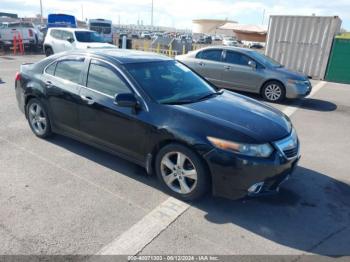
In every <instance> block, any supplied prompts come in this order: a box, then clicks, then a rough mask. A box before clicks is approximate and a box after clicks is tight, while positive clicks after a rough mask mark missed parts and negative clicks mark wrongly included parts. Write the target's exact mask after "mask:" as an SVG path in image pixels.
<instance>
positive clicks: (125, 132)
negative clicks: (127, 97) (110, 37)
mask: <svg viewBox="0 0 350 262" xmlns="http://www.w3.org/2000/svg"><path fill="white" fill-rule="evenodd" d="M85 83H86V84H85V86H86V87H85V88H82V89H81V92H80V96H81V103H80V105H79V123H80V130H81V132H82V134H83V135H84V136H85V137H86V138H87V139H89V140H90V141H93V142H94V143H97V144H98V145H102V146H104V147H106V148H108V149H111V150H113V151H114V152H118V153H121V154H122V155H124V156H127V157H131V158H132V159H138V160H140V161H144V157H145V156H144V154H143V153H142V148H143V144H144V141H147V135H148V132H147V129H148V128H147V125H146V124H144V122H143V121H142V120H141V119H142V117H144V116H145V114H147V112H145V111H144V110H140V112H138V113H136V112H134V110H133V109H131V108H127V107H120V106H118V105H116V104H115V103H114V101H115V96H116V95H117V94H120V93H133V91H132V89H131V88H130V85H129V84H128V83H127V81H126V80H125V78H124V77H123V76H122V75H121V73H120V72H119V71H118V70H117V69H116V67H114V66H113V65H111V64H109V63H107V62H104V61H101V60H96V59H92V60H91V62H90V65H89V69H88V73H87V77H86V81H85Z"/></svg>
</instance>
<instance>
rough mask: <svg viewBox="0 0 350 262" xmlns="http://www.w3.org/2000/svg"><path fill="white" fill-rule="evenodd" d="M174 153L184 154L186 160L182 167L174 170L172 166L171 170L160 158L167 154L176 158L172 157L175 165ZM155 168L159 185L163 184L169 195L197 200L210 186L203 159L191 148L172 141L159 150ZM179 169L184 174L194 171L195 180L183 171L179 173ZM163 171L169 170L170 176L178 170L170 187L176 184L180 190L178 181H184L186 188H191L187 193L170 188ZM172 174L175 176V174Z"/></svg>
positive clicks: (186, 199)
mask: <svg viewBox="0 0 350 262" xmlns="http://www.w3.org/2000/svg"><path fill="white" fill-rule="evenodd" d="M176 153H180V154H182V155H184V156H185V157H186V160H185V161H184V164H183V167H184V169H178V170H176V171H175V168H176V167H174V170H171V169H170V168H168V167H167V166H165V165H164V164H162V160H163V159H164V158H166V157H168V156H169V159H171V158H176V160H175V159H174V160H173V162H172V164H174V166H176V165H177V164H178V163H176V162H177V160H178V158H177V155H176V156H175V154H176ZM172 154H174V155H172ZM192 167H193V169H192ZM187 168H188V169H187ZM155 170H156V174H157V176H158V179H159V181H160V183H161V185H162V186H163V188H164V189H165V191H166V192H168V193H169V194H170V195H172V196H174V197H176V198H179V199H181V200H184V201H194V200H197V199H199V198H201V197H202V196H203V195H204V194H205V193H207V192H208V190H209V188H210V177H209V173H208V170H207V168H206V166H205V164H204V163H203V160H202V159H201V158H200V157H199V156H198V155H197V154H196V153H195V152H193V151H192V150H191V149H189V148H187V147H185V146H183V145H180V144H175V143H172V144H169V145H166V146H164V147H163V148H161V149H160V150H159V152H158V154H157V156H156V160H155ZM181 170H182V171H183V172H185V173H186V174H190V173H187V172H191V171H195V172H196V180H194V179H193V178H190V177H189V176H187V175H185V173H182V174H181ZM165 172H169V175H172V176H173V174H175V173H177V172H178V173H177V178H176V179H175V180H173V181H174V182H173V183H172V185H171V186H172V187H174V188H176V186H178V190H181V191H182V188H183V187H182V186H181V185H180V183H181V184H182V183H186V184H187V186H188V188H189V189H191V191H190V192H188V193H181V192H176V191H174V189H172V188H171V187H170V186H169V185H168V184H167V183H166V181H165V177H164V175H165V174H164V173H165ZM191 174H192V175H191V176H193V173H191ZM174 176H176V174H175V175H174ZM166 177H168V176H166Z"/></svg>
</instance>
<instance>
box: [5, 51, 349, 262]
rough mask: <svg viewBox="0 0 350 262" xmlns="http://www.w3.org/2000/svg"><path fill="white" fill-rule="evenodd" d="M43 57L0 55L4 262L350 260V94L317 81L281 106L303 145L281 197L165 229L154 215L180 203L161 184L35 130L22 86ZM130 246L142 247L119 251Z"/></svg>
mask: <svg viewBox="0 0 350 262" xmlns="http://www.w3.org/2000/svg"><path fill="white" fill-rule="evenodd" d="M41 58H42V56H40V55H34V56H23V57H13V56H8V57H4V56H2V57H1V56H0V78H1V79H2V82H1V83H0V98H1V102H0V206H1V212H0V243H1V245H0V254H86V255H92V254H97V253H100V254H101V253H104V252H105V253H111V254H113V253H125V254H129V255H135V254H134V253H135V252H136V253H137V254H216V255H221V254H234V255H236V254H237V255H244V254H257V255H258V254H269V255H272V254H282V255H285V254H288V255H289V254H293V255H302V254H319V255H327V256H342V255H350V177H349V170H350V161H349V159H350V146H349V145H350V86H349V85H343V84H335V83H326V82H319V81H313V85H314V87H315V91H314V92H313V93H312V96H311V97H308V98H306V99H304V100H299V101H287V102H285V103H283V104H279V105H273V106H275V107H277V108H278V109H280V110H282V111H284V112H285V113H286V114H288V115H290V118H291V119H292V121H293V123H294V125H295V127H296V129H297V131H298V135H299V138H300V141H301V144H302V149H301V150H302V151H301V154H302V159H301V161H300V163H299V167H298V168H297V170H296V171H295V173H294V175H293V176H292V177H291V179H290V180H289V181H287V182H286V183H284V184H283V186H282V188H281V190H280V194H278V195H275V196H269V197H262V198H256V199H247V200H239V201H230V200H225V199H219V198H213V197H211V196H208V197H206V198H205V199H203V200H202V201H199V202H196V203H192V204H189V205H187V204H185V203H184V204H183V205H182V204H181V203H180V204H179V206H178V207H177V208H176V210H175V209H174V210H175V211H174V212H173V213H171V214H170V213H168V216H166V218H164V219H165V221H167V222H164V223H163V224H162V223H158V222H157V221H158V220H161V219H162V218H161V217H160V216H158V217H156V216H153V214H155V213H156V212H157V211H159V210H162V211H163V209H162V208H164V205H165V204H169V201H171V198H169V196H168V195H166V194H164V193H163V192H162V191H161V190H160V188H159V186H158V183H157V180H156V178H155V176H147V175H146V172H145V171H144V170H143V169H142V168H140V167H138V166H136V165H134V164H131V163H130V162H127V161H125V160H122V159H120V158H118V157H116V156H113V155H110V154H108V153H105V152H102V151H100V150H97V149H95V148H92V147H90V146H87V145H84V144H82V143H79V142H76V141H74V140H71V139H69V138H65V137H63V136H58V135H57V136H55V137H53V138H51V139H49V140H42V139H38V138H36V137H35V136H34V134H33V133H32V132H31V130H30V128H29V126H28V123H27V121H26V119H25V117H24V115H23V114H22V113H21V112H20V111H19V109H18V107H17V102H16V98H15V92H14V76H15V73H16V71H18V69H19V65H20V64H21V63H24V62H35V61H38V60H39V59H41ZM252 97H254V98H257V97H255V96H252ZM135 143H138V141H135ZM172 204H173V203H172ZM158 213H159V212H158ZM169 214H170V215H169ZM157 219H158V220H157ZM161 222H162V221H161ZM128 239H129V240H130V241H131V239H132V241H135V242H133V247H131V246H130V245H129V246H128V245H124V246H122V247H121V246H120V245H121V242H123V241H124V242H125V241H126V240H128ZM118 245H119V246H118ZM129 248H130V249H129ZM121 251H123V252H121Z"/></svg>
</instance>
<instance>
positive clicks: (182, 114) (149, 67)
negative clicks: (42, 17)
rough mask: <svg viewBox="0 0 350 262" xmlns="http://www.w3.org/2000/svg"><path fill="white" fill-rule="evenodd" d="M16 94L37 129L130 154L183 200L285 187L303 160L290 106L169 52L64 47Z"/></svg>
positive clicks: (24, 73)
mask: <svg viewBox="0 0 350 262" xmlns="http://www.w3.org/2000/svg"><path fill="white" fill-rule="evenodd" d="M16 96H17V100H18V105H19V108H20V109H21V111H23V113H24V114H25V116H26V118H27V119H28V123H29V126H30V128H31V129H32V131H33V132H34V134H35V135H36V136H38V137H40V138H47V137H49V136H50V135H52V134H53V133H58V134H63V135H66V136H69V137H72V138H74V139H77V140H80V141H82V142H84V143H88V144H90V145H92V146H95V147H98V148H100V149H102V150H106V151H108V152H111V153H114V154H116V155H118V156H120V157H123V158H126V159H128V160H130V161H132V162H134V163H136V164H138V165H141V166H143V167H145V168H146V170H147V172H148V173H153V172H154V173H156V174H157V176H158V178H159V180H160V182H161V184H162V185H163V186H164V188H165V189H166V190H167V191H168V192H169V193H170V194H172V195H174V196H175V197H178V198H181V199H183V200H193V199H197V198H199V197H201V196H202V195H203V194H205V193H206V192H208V191H209V190H211V191H212V192H213V194H214V195H217V196H223V197H228V198H232V199H234V198H241V197H244V196H247V195H248V196H257V195H260V194H264V193H270V192H276V191H278V188H279V185H280V183H281V182H283V181H284V180H285V179H286V178H288V176H289V175H290V174H291V173H292V171H293V169H294V168H295V166H296V164H297V162H298V160H299V141H298V138H297V135H296V132H295V130H294V128H293V126H292V124H291V122H290V120H289V119H288V117H286V116H285V115H284V114H283V113H281V112H280V111H278V110H276V109H274V108H272V107H269V106H267V105H265V104H263V103H260V102H257V101H255V100H253V99H250V98H247V97H245V96H242V95H238V94H235V93H233V92H230V91H223V90H218V89H217V88H215V87H214V86H212V85H211V84H210V83H208V82H207V81H206V80H204V79H203V78H201V77H200V76H199V75H197V74H196V73H194V72H193V71H191V70H190V69H189V68H188V67H186V66H184V65H183V64H181V63H179V62H176V61H174V60H172V59H170V58H167V57H165V56H160V55H156V54H151V53H145V52H137V51H126V50H112V49H111V50H90V51H74V52H67V53H60V54H57V55H54V56H50V57H48V58H46V59H44V60H42V61H40V62H38V63H35V64H29V65H28V64H27V65H22V66H21V70H20V72H19V73H17V75H16Z"/></svg>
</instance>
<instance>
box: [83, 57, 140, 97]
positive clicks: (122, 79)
mask: <svg viewBox="0 0 350 262" xmlns="http://www.w3.org/2000/svg"><path fill="white" fill-rule="evenodd" d="M95 61H96V62H97V63H96V62H95ZM93 64H95V65H98V66H101V67H104V68H107V69H109V70H111V69H112V70H111V71H113V73H114V74H115V75H116V76H117V77H118V78H119V79H120V81H121V82H123V83H124V84H125V85H126V87H127V88H128V89H129V91H130V93H134V91H133V89H132V88H131V87H130V85H129V84H128V82H127V81H126V80H125V78H124V77H123V76H122V75H121V74H120V73H119V72H118V71H117V70H115V68H114V67H113V66H111V65H110V64H108V63H105V62H104V61H99V60H97V59H95V58H91V59H90V61H89V63H88V68H87V72H86V73H87V75H86V78H84V85H83V86H84V87H85V88H86V89H89V90H91V91H94V92H97V93H99V94H102V95H105V96H108V97H110V98H113V99H114V96H112V95H109V94H106V93H104V92H101V91H99V90H96V89H93V88H90V87H88V81H89V72H90V68H91V65H93Z"/></svg>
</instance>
